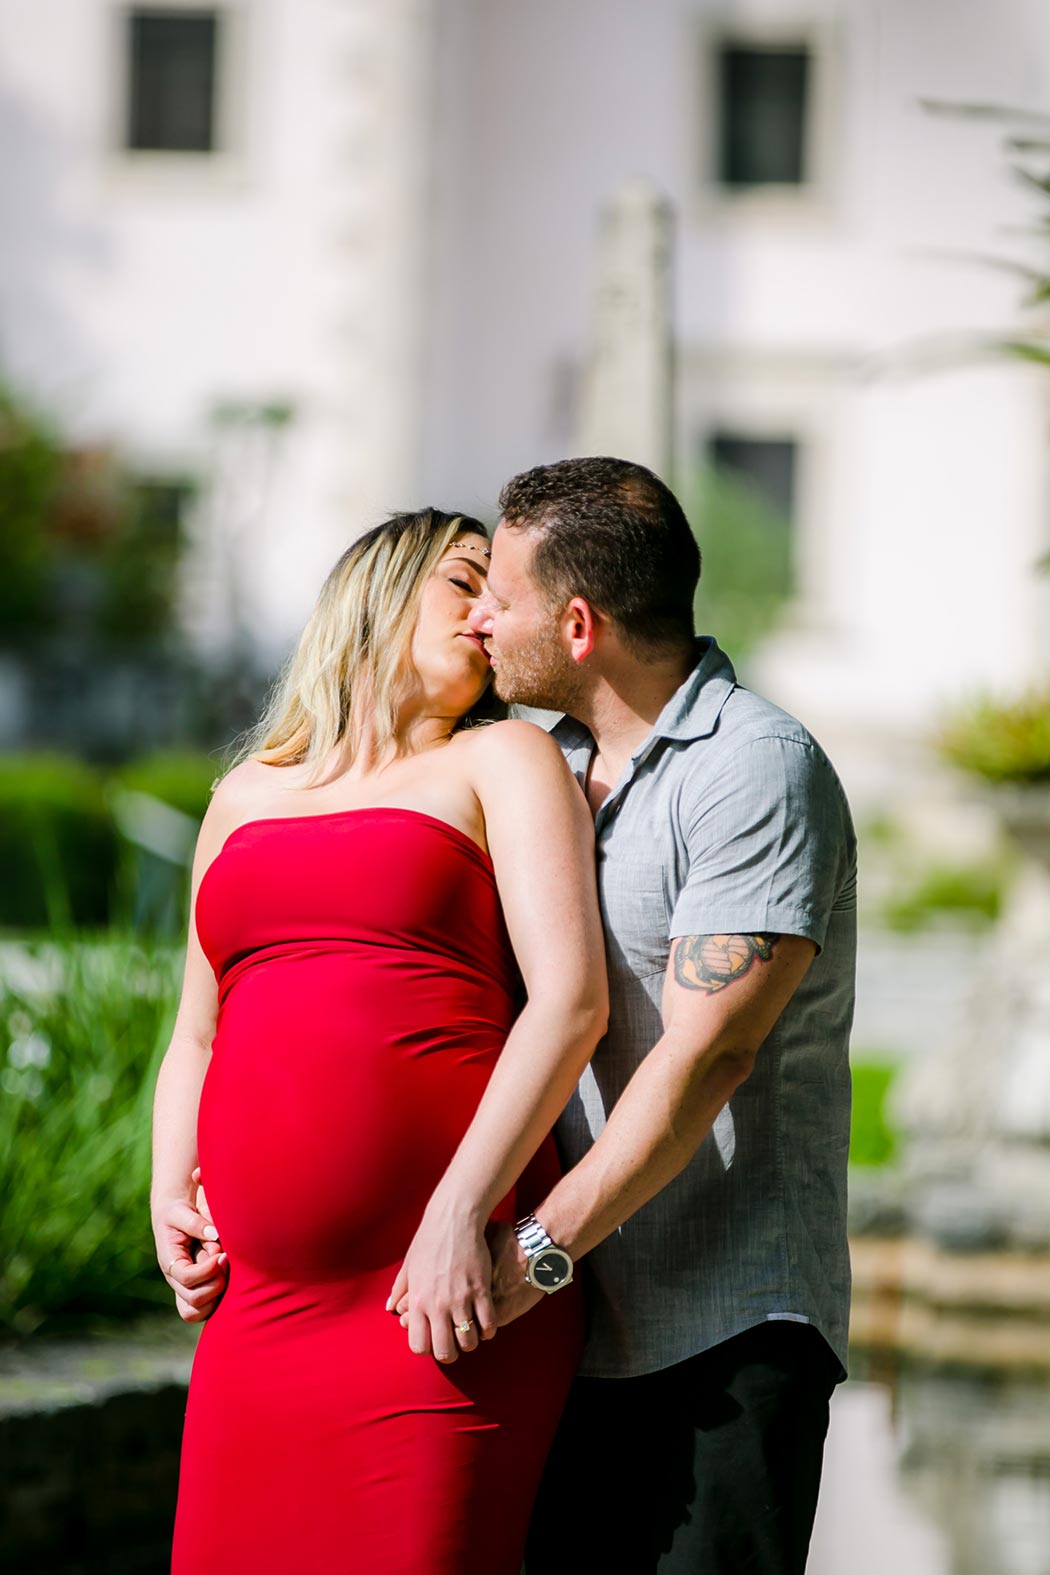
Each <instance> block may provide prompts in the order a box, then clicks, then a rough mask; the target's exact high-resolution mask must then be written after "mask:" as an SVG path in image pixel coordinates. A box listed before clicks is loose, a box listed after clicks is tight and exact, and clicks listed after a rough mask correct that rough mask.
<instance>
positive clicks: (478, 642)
mask: <svg viewBox="0 0 1050 1575" xmlns="http://www.w3.org/2000/svg"><path fill="white" fill-rule="evenodd" d="M460 638H461V639H463V640H469V641H470V643H471V645H475V646H477V648H478V650H479V651H480V652H481V654H482V656H483V657H484V658H485V660H486V661H489V660H490V657H489V653H488V651H487V650H486V648H485V642H484V640H482V639H481V637H480V635H476V634H462V635H461V636H460Z"/></svg>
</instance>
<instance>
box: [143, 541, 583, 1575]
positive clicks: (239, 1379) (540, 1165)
mask: <svg viewBox="0 0 1050 1575" xmlns="http://www.w3.org/2000/svg"><path fill="white" fill-rule="evenodd" d="M486 543H487V538H486V535H485V532H484V529H483V527H482V526H481V525H479V524H478V523H477V522H476V521H473V520H470V519H466V518H464V517H462V516H450V515H446V514H441V513H438V512H437V511H435V510H424V511H423V512H421V513H419V514H413V515H400V516H397V517H395V518H394V519H392V520H390V521H388V522H387V523H386V524H385V525H382V526H380V527H378V528H377V529H375V530H373V531H371V532H369V533H368V534H366V535H365V536H363V537H362V538H361V539H360V540H358V541H357V542H355V543H354V545H353V546H352V547H350V549H349V550H348V551H347V552H346V553H344V555H343V557H342V558H341V559H340V560H339V562H338V563H337V564H336V566H335V568H334V570H333V571H332V573H331V575H330V576H329V578H328V580H327V581H326V583H325V586H324V589H323V591H322V593H321V596H320V599H319V601H318V605H317V607H316V609H315V611H314V613H313V615H312V617H311V620H310V622H309V623H308V625H307V628H306V630H305V632H304V634H303V637H302V639H301V641H300V644H299V647H298V649H297V651H296V653H295V656H294V658H293V661H292V663H291V665H290V667H289V669H288V672H287V675H286V677H285V679H284V681H283V684H282V686H281V687H280V689H279V690H278V692H277V694H276V696H275V699H274V701H273V702H272V705H271V707H270V710H269V711H268V713H267V715H266V717H264V719H263V722H262V723H261V724H260V729H259V731H258V732H257V733H256V734H255V735H254V737H253V740H252V743H251V746H250V748H249V751H248V752H247V754H246V758H244V759H243V760H242V762H241V763H240V764H239V765H237V766H236V767H235V768H234V769H233V770H232V771H231V772H229V774H228V775H227V776H226V777H225V778H224V779H223V781H222V782H221V783H220V785H219V787H218V789H217V790H216V792H215V794H214V796H213V799H212V802H211V804H210V806H209V809H208V813H207V815H206V817H205V820H204V823H203V825H202V827H201V833H200V839H199V843H198V849H197V856H196V861H195V866H194V876H193V901H194V910H193V911H194V920H193V921H192V922H191V924H190V934H189V943H188V950H187V961H186V974H185V983H184V988H183V995H182V1000H181V1004H180V1007H179V1013H178V1018H177V1020H176V1025H175V1030H174V1034H173V1037H172V1042H171V1045H170V1047H169V1049H168V1052H167V1055H166V1057H165V1060H164V1063H163V1065H162V1068H161V1071H160V1075H159V1077H158V1082H157V1092H156V1104H155V1124H154V1125H155V1134H154V1179H153V1189H152V1215H153V1228H154V1234H155V1237H156V1242H157V1252H158V1260H159V1262H160V1264H161V1267H162V1269H164V1271H165V1273H166V1276H167V1279H168V1282H169V1284H170V1285H171V1287H172V1289H173V1290H174V1291H175V1293H176V1298H177V1302H178V1307H179V1311H180V1313H181V1314H182V1316H183V1317H185V1318H187V1319H188V1320H191V1321H192V1320H198V1319H202V1318H205V1317H206V1318H207V1322H206V1323H205V1326H204V1328H203V1330H202V1333H201V1337H200V1342H199V1345H198V1348H197V1352H196V1355H195V1359H194V1365H193V1374H192V1378H191V1382H190V1391H189V1401H188V1408H187V1412H186V1425H185V1432H184V1439H183V1451H182V1467H181V1475H180V1483H179V1501H178V1511H177V1515H176V1523H175V1539H174V1555H173V1566H172V1567H173V1571H174V1575H213V1572H214V1575H278V1572H280V1575H286V1572H287V1571H289V1570H297V1569H302V1570H308V1571H311V1572H316V1575H344V1572H345V1575H350V1572H361V1575H371V1572H373V1571H382V1572H384V1575H518V1570H519V1567H520V1562H521V1556H522V1548H523V1545H524V1540H525V1529H526V1524H527V1521H528V1516H529V1511H530V1508H531V1503H532V1499H533V1496H534V1492H535V1488H536V1484H537V1481H538V1478H539V1473H540V1470H541V1467H542V1464H543V1460H544V1457H545V1455H546V1452H547V1448H548V1445H549V1443H550V1440H551V1438H552V1436H553V1433H554V1429H555V1425H556V1423H557V1420H558V1416H559V1413H560V1410H561V1407H562V1403H563V1400H564V1398H565V1395H566V1393H567V1391H568V1386H569V1382H570V1379H571V1377H572V1374H573V1371H574V1368H575V1366H576V1363H577V1360H578V1357H579V1353H580V1348H581V1343H582V1317H583V1309H582V1306H581V1304H580V1300H579V1286H578V1284H575V1283H571V1282H570V1283H567V1284H566V1283H564V1282H562V1283H561V1284H560V1285H559V1284H558V1283H557V1276H555V1275H550V1274H548V1276H547V1277H548V1279H549V1280H550V1281H552V1282H553V1284H552V1286H551V1294H549V1295H547V1296H546V1297H544V1298H543V1300H542V1303H541V1304H540V1305H539V1306H538V1307H536V1308H535V1309H534V1311H532V1312H530V1313H529V1315H528V1316H527V1317H524V1318H520V1319H518V1320H517V1321H516V1322H515V1323H513V1324H510V1325H508V1326H507V1327H505V1328H502V1329H500V1330H498V1332H497V1330H496V1326H495V1319H494V1314H493V1310H492V1303H491V1300H490V1287H489V1276H490V1271H491V1263H490V1259H489V1257H488V1250H487V1246H486V1241H485V1227H486V1225H487V1223H488V1222H489V1221H490V1220H497V1221H512V1222H518V1221H522V1222H523V1223H522V1230H523V1232H524V1233H527V1232H528V1230H529V1225H528V1223H526V1222H527V1217H528V1215H529V1213H530V1210H531V1209H532V1208H533V1207H534V1205H536V1204H537V1203H538V1202H539V1200H540V1199H541V1198H542V1197H543V1196H545V1194H546V1193H547V1192H548V1191H549V1190H550V1187H551V1186H552V1184H553V1182H554V1181H555V1180H556V1179H557V1173H558V1164H557V1157H556V1153H555V1150H554V1146H553V1140H552V1139H551V1138H550V1136H549V1133H550V1129H551V1126H552V1125H553V1122H554V1120H555V1118H556V1116H557V1115H558V1114H559V1112H560V1111H561V1109H562V1107H563V1105H564V1104H565V1103H566V1101H567V1099H568V1098H569V1096H570V1094H571V1092H572V1090H573V1088H574V1086H575V1084H576V1081H577V1078H578V1077H579V1075H580V1072H581V1070H582V1068H583V1066H584V1065H585V1063H586V1061H587V1060H588V1058H589V1056H590V1055H591V1053H592V1051H593V1049H594V1046H595V1044H596V1042H597V1040H598V1038H599V1037H600V1035H601V1033H602V1032H603V1031H604V1024H605V1012H606V986H605V972H604V956H603V946H602V937H601V929H600V923H599V918H598V911H597V899H596V894H595V878H594V866H593V860H594V854H593V830H592V827H591V822H590V817H589V814H588V812H587V809H586V806H585V804H584V801H583V798H582V796H581V795H580V793H579V792H578V789H577V788H576V785H575V783H574V781H573V779H572V777H571V775H570V773H569V770H568V767H567V766H566V765H565V763H564V761H563V759H562V757H561V754H560V752H559V751H558V749H557V747H556V745H555V744H554V743H553V742H552V741H551V740H550V739H549V738H548V737H547V736H546V734H544V733H543V732H542V731H541V730H540V729H538V728H535V727H533V726H531V725H530V724H528V723H525V722H495V723H491V724H490V725H485V726H480V725H478V726H472V725H470V724H472V723H475V722H478V721H479V720H480V719H481V715H482V714H483V713H484V711H485V708H486V706H488V705H489V704H490V701H489V699H488V684H489V668H488V659H487V656H486V653H485V650H484V647H483V646H482V644H481V643H480V641H479V639H478V638H477V636H475V635H473V634H472V633H471V632H470V630H469V628H468V626H467V618H468V614H469V613H470V610H471V608H472V606H473V604H474V601H475V599H476V598H477V597H478V596H479V595H480V594H481V591H482V589H483V587H484V584H485V574H486V567H487V562H488V547H487V544H486ZM523 1000H524V1002H525V1004H524V1007H522V1001H523ZM198 1167H199V1176H200V1180H201V1182H202V1184H203V1186H204V1188H205V1189H206V1192H207V1205H208V1208H209V1211H210V1213H211V1215H212V1216H213V1218H214V1226H215V1228H214V1229H212V1228H210V1227H207V1222H206V1220H205V1218H204V1217H203V1216H202V1215H200V1214H198V1213H197V1212H196V1209H195V1206H194V1200H195V1197H196V1177H197V1173H198ZM216 1234H217V1236H218V1238H219V1240H216V1241H214V1242H212V1243H208V1244H206V1245H204V1247H203V1248H202V1249H200V1250H199V1251H198V1243H199V1242H201V1241H203V1240H204V1238H205V1236H206V1235H207V1236H210V1237H215V1236H216ZM530 1241H531V1238H530ZM413 1242H415V1247H414V1250H413V1253H412V1254H411V1255H410V1258H409V1262H410V1267H411V1274H410V1287H409V1294H410V1298H411V1303H412V1307H413V1309H414V1312H415V1317H414V1319H413V1323H412V1331H411V1344H410V1343H409V1340H408V1339H406V1334H405V1331H404V1330H403V1329H402V1327H401V1325H400V1323H399V1321H398V1318H397V1316H396V1315H395V1314H393V1313H391V1312H389V1311H387V1309H386V1300H387V1296H388V1293H389V1291H390V1288H391V1285H392V1284H393V1281H394V1277H395V1275H396V1273H397V1271H398V1269H399V1267H400V1265H401V1263H402V1261H403V1260H404V1259H405V1257H406V1254H408V1251H409V1248H410V1246H412V1244H413ZM220 1246H221V1249H222V1250H221V1252H220V1250H219V1249H220ZM551 1261H553V1263H554V1265H555V1268H557V1265H558V1258H557V1254H554V1255H553V1259H551V1258H549V1259H548V1264H549V1263H550V1262H551ZM464 1262H465V1263H467V1264H468V1267H467V1268H465V1269H460V1270H453V1269H451V1268H450V1267H449V1265H451V1264H453V1263H464ZM535 1263H536V1273H537V1275H539V1272H540V1270H539V1259H536V1260H535ZM545 1288H546V1287H545ZM413 1347H414V1348H413Z"/></svg>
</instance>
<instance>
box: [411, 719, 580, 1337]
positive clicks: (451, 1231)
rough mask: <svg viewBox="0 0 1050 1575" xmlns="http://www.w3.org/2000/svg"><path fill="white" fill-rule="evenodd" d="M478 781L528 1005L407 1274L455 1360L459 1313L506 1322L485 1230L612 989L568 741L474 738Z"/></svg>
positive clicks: (501, 733) (421, 1308)
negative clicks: (565, 749) (498, 1305)
mask: <svg viewBox="0 0 1050 1575" xmlns="http://www.w3.org/2000/svg"><path fill="white" fill-rule="evenodd" d="M471 743H472V746H473V753H474V761H473V782H474V787H475V791H476V792H477V794H478V797H479V799H480V801H481V805H482V808H483V811H484V815H485V825H486V834H487V838H488V843H489V850H490V852H491V855H492V860H493V865H494V867H495V872H496V881H497V884H498V886H499V892H500V897H501V900H502V903H503V911H504V915H505V918H506V922H507V928H508V931H509V934H510V938H511V942H512V944H513V947H514V952H515V956H516V957H517V960H518V966H519V968H520V969H521V973H522V977H523V979H524V981H525V986H526V990H527V992H528V1000H527V1004H526V1006H525V1008H524V1010H523V1011H522V1013H521V1015H520V1017H519V1018H518V1019H517V1021H516V1022H515V1024H514V1027H513V1028H512V1030H511V1032H510V1034H509V1036H508V1038H507V1041H506V1044H505V1046H504V1049H503V1051H502V1054H501V1055H500V1058H499V1060H498V1062H497V1064H496V1067H495V1069H494V1071H493V1074H492V1077H491V1079H490V1080H489V1083H488V1086H487V1088H486V1090H485V1093H484V1096H483V1097H482V1100H481V1103H480V1104H479V1106H478V1109H477V1112H476V1114H475V1116H474V1119H473V1121H472V1122H471V1125H470V1127H469V1128H468V1130H467V1132H466V1134H465V1135H464V1137H463V1139H462V1142H461V1143H460V1145H459V1148H458V1149H457V1151H456V1154H455V1156H454V1157H453V1159H452V1161H451V1163H450V1165H449V1167H448V1170H447V1171H446V1173H445V1175H444V1177H443V1178H442V1180H441V1181H440V1183H439V1184H438V1186H437V1188H436V1189H435V1192H434V1194H433V1196H432V1197H431V1199H430V1202H429V1203H428V1205H427V1209H426V1212H425V1214H424V1217H423V1221H422V1224H421V1225H420V1228H419V1231H418V1232H417V1234H416V1236H415V1238H414V1240H413V1242H412V1245H411V1247H410V1249H409V1252H408V1255H407V1256H406V1259H405V1263H404V1265H403V1266H402V1270H401V1273H400V1274H399V1276H398V1278H397V1280H396V1281H395V1284H394V1288H393V1291H392V1294H391V1299H390V1305H391V1306H395V1305H396V1304H397V1302H398V1301H399V1300H400V1298H401V1297H402V1295H403V1294H404V1292H405V1291H406V1289H407V1292H408V1300H409V1318H408V1328H409V1342H410V1344H411V1347H412V1349H413V1351H415V1352H417V1353H418V1354H420V1355H422V1354H426V1353H427V1352H430V1351H431V1350H432V1351H433V1353H434V1355H435V1356H436V1357H437V1358H438V1359H439V1360H442V1361H448V1360H454V1359H455V1357H456V1355H457V1353H458V1350H459V1349H471V1348H472V1344H473V1341H472V1339H468V1340H467V1341H465V1342H463V1343H462V1344H460V1343H458V1342H457V1340H456V1338H455V1336H454V1332H453V1325H454V1324H457V1323H460V1322H461V1321H463V1320H464V1318H474V1319H475V1321H476V1322H477V1324H478V1325H479V1332H480V1333H481V1335H482V1337H483V1338H488V1337H491V1335H492V1334H494V1333H495V1327H496V1324H495V1315H494V1312H493V1309H492V1303H491V1297H490V1285H489V1279H490V1274H491V1265H490V1261H489V1257H488V1249H487V1247H486V1245H485V1240H484V1230H485V1225H486V1223H487V1221H488V1219H489V1216H490V1214H491V1212H492V1209H493V1208H494V1207H495V1205H496V1204H497V1203H498V1202H499V1200H500V1199H501V1198H502V1197H504V1196H505V1195H506V1194H507V1192H508V1191H509V1190H510V1188H511V1187H512V1186H513V1184H514V1182H515V1181H516V1180H517V1179H518V1177H519V1176H520V1174H521V1172H522V1170H523V1169H524V1167H525V1165H526V1164H527V1163H528V1161H529V1160H530V1159H531V1158H532V1156H533V1154H534V1153H535V1152H536V1150H537V1148H538V1147H539V1145H540V1143H541V1142H542V1140H543V1138H544V1137H545V1136H546V1135H547V1133H548V1132H549V1131H550V1129H551V1127H552V1126H553V1125H554V1122H555V1120H556V1119H557V1117H558V1116H559V1115H560V1113H561V1111H562V1109H563V1108H564V1106H565V1104H566V1102H567V1101H568V1099H569V1096H570V1095H571V1093H572V1091H573V1089H574V1088H575V1086H576V1083H577V1081H578V1080H579V1077H580V1074H581V1072H582V1071H583V1068H584V1066H585V1065H586V1064H587V1062H588V1060H589V1059H590V1057H591V1055H592V1053H593V1051H594V1048H595V1045H596V1044H597V1043H598V1040H599V1039H600V1038H601V1035H602V1034H603V1033H604V1031H605V1026H606V1021H607V1017H608V990H607V984H606V976H605V950H604V942H603V938H602V929H601V920H600V918H599V913H598V898H597V888H596V882H595V873H594V827H593V823H592V821H591V817H590V812H589V810H588V809H587V805H586V803H585V801H584V798H583V795H582V793H581V792H580V791H579V788H578V786H577V784H576V782H575V781H574V780H573V777H572V774H571V772H570V771H569V768H568V766H567V765H566V763H565V761H564V759H563V758H562V755H561V751H560V750H559V749H558V747H557V745H556V744H555V743H554V741H553V740H552V739H550V738H549V737H548V736H547V734H545V733H544V732H543V731H542V730H541V729H539V728H537V727H534V726H533V725H532V724H531V723H528V722H505V723H500V724H498V725H497V726H495V727H493V728H490V729H486V730H485V734H484V735H479V736H478V737H477V738H476V740H472V741H471Z"/></svg>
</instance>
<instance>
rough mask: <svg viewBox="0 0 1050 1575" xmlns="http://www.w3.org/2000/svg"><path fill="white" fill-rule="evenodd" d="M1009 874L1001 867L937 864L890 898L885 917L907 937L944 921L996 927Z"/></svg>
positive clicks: (889, 924) (892, 926) (888, 922)
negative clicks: (993, 925) (951, 920)
mask: <svg viewBox="0 0 1050 1575" xmlns="http://www.w3.org/2000/svg"><path fill="white" fill-rule="evenodd" d="M1006 879H1007V877H1006V873H1005V871H1004V869H1003V868H1002V866H1001V865H998V864H960V865H950V864H934V865H930V866H929V868H927V869H925V870H923V871H922V872H921V873H920V874H919V876H918V878H917V879H916V880H915V881H914V882H913V883H912V884H911V885H910V886H909V887H908V888H907V889H906V890H904V891H903V892H899V893H896V894H895V895H893V896H892V897H890V898H889V899H888V900H887V901H886V903H885V904H884V906H883V910H882V917H883V920H884V922H885V923H886V924H887V925H888V926H889V928H890V929H891V930H899V931H902V932H903V933H905V934H908V933H912V932H914V931H915V930H922V929H925V928H926V927H927V926H928V925H931V924H935V923H937V922H938V921H940V920H943V919H945V918H950V919H955V920H958V921H961V922H963V923H966V924H968V925H970V926H972V927H976V928H979V927H983V926H985V925H989V924H994V923H995V921H996V919H998V917H999V915H1000V913H1001V912H1002V907H1003V896H1004V890H1005V886H1006Z"/></svg>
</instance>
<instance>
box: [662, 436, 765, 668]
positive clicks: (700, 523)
mask: <svg viewBox="0 0 1050 1575" xmlns="http://www.w3.org/2000/svg"><path fill="white" fill-rule="evenodd" d="M684 496H685V500H686V509H687V513H688V515H689V518H690V520H691V521H692V522H693V526H694V531H695V534H696V538H697V541H698V542H699V544H700V550H701V553H702V554H703V574H702V576H701V580H700V585H699V587H698V589H697V593H696V608H695V611H696V626H697V628H698V629H700V630H703V631H704V632H705V633H710V634H713V635H715V637H716V638H717V640H718V643H719V645H721V646H722V647H723V648H724V649H725V650H726V651H727V652H728V653H729V655H730V657H732V658H733V660H734V661H736V660H739V659H741V658H743V657H746V656H747V654H748V652H750V651H752V650H753V649H754V648H755V647H756V646H757V645H758V644H759V643H760V642H761V641H762V640H763V639H765V638H766V637H767V636H768V635H769V634H771V633H772V631H773V630H774V629H775V628H776V626H777V624H778V622H779V619H780V617H781V614H782V612H783V609H784V605H785V603H786V601H787V600H788V597H789V596H790V594H791V589H792V564H791V555H792V545H791V529H790V525H789V523H788V521H787V520H785V519H784V518H783V517H782V516H781V515H780V514H778V513H777V511H776V510H775V509H774V508H773V507H772V506H771V505H770V504H769V503H768V502H767V501H766V500H765V499H764V498H763V497H762V496H760V494H759V493H758V492H757V491H756V490H755V489H754V488H753V487H751V486H749V485H748V484H747V483H746V482H745V481H743V480H742V479H741V478H740V477H738V476H735V475H734V474H733V473H732V472H731V471H726V470H719V469H716V468H714V467H708V468H707V469H705V470H704V471H702V472H701V473H700V474H699V475H698V476H697V477H695V478H694V479H693V480H692V481H691V482H687V483H686V486H685V489H684Z"/></svg>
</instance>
